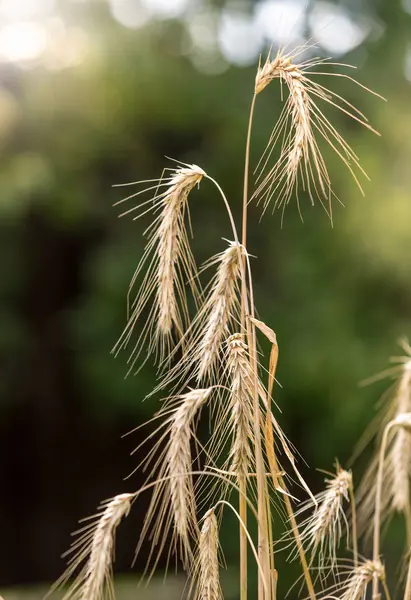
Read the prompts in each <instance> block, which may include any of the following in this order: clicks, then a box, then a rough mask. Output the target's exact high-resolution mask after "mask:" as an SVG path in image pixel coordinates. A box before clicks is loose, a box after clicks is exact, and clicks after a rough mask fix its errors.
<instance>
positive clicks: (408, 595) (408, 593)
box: [404, 556, 411, 600]
mask: <svg viewBox="0 0 411 600" xmlns="http://www.w3.org/2000/svg"><path fill="white" fill-rule="evenodd" d="M404 600H411V556H410V560H409V563H408V572H407V583H406V585H405V593H404Z"/></svg>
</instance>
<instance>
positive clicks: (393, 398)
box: [357, 342, 411, 535]
mask: <svg viewBox="0 0 411 600" xmlns="http://www.w3.org/2000/svg"><path fill="white" fill-rule="evenodd" d="M401 345H402V347H403V349H404V350H405V351H406V355H405V356H402V357H394V358H393V360H395V361H396V362H398V363H399V365H398V366H395V367H393V368H391V369H388V370H387V371H385V372H383V373H382V374H381V375H379V376H377V378H382V377H383V376H386V375H388V376H394V377H397V381H396V382H395V383H394V385H393V386H391V388H390V389H389V390H388V391H387V393H386V394H385V396H386V398H387V401H386V404H387V406H386V407H384V410H383V412H382V414H380V415H379V416H378V434H377V441H378V443H379V441H380V439H381V435H382V432H383V430H384V428H385V427H386V426H387V424H388V423H389V422H390V421H392V420H394V419H396V418H398V417H399V416H400V415H403V414H406V413H410V412H411V349H410V348H409V346H408V344H407V343H406V342H401ZM374 379H376V378H374ZM377 469H378V454H375V456H374V458H373V459H372V461H371V463H370V465H369V467H368V469H367V471H366V473H365V475H364V477H363V480H362V481H361V483H360V486H359V488H358V493H357V502H358V516H359V526H360V531H362V532H366V533H367V534H368V535H369V534H370V533H371V531H372V526H371V525H370V522H371V523H372V515H373V512H374V502H375V479H376V473H377ZM383 472H384V485H383V488H382V494H381V523H383V522H385V521H387V519H388V518H389V517H390V516H391V515H392V514H393V512H395V511H397V512H401V513H403V514H404V515H405V516H406V518H407V519H408V520H409V519H410V510H411V500H410V491H411V490H410V482H411V432H410V431H409V430H408V429H407V428H405V427H393V428H392V429H391V431H390V433H389V437H388V442H387V451H386V453H385V457H384V465H383ZM407 527H408V528H409V527H411V523H408V525H407Z"/></svg>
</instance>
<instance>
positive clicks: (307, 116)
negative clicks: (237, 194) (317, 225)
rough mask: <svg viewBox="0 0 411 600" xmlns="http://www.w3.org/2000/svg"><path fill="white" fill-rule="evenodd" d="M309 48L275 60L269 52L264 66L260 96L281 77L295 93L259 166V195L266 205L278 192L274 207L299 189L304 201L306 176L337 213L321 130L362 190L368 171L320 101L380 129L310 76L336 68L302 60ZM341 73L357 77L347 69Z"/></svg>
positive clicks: (312, 191) (307, 185)
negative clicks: (277, 151)
mask: <svg viewBox="0 0 411 600" xmlns="http://www.w3.org/2000/svg"><path fill="white" fill-rule="evenodd" d="M306 49H308V46H302V47H300V48H297V49H296V50H295V51H293V52H289V53H287V54H286V53H284V51H283V50H279V51H278V53H277V55H276V56H275V58H274V59H273V60H271V59H270V57H269V56H268V57H267V60H266V61H265V63H264V64H263V65H262V66H261V65H260V66H259V68H258V71H257V75H256V82H255V95H258V94H260V93H261V92H262V91H263V90H264V89H265V88H266V87H267V85H268V84H269V83H270V82H271V81H273V80H274V79H279V80H280V81H281V82H284V83H285V84H286V86H287V88H288V90H289V97H288V99H287V101H286V104H285V106H284V108H283V111H282V113H281V116H280V118H279V120H278V122H277V124H276V126H275V127H274V130H273V132H272V134H271V137H270V140H269V143H268V145H267V148H266V151H265V152H264V154H263V157H262V159H261V161H260V164H259V166H261V165H262V168H261V170H260V175H259V177H258V179H261V181H260V184H259V185H258V187H257V189H256V191H255V193H254V195H253V197H256V198H259V199H262V200H263V204H264V210H265V209H266V208H267V206H268V204H269V202H270V201H271V199H272V198H273V196H274V195H277V198H276V200H275V203H274V208H277V207H282V208H283V209H284V208H285V206H286V205H287V204H288V202H289V201H290V199H291V196H292V194H293V193H294V191H295V192H296V196H297V202H298V206H299V183H298V180H299V178H300V179H301V187H302V188H303V189H304V190H306V191H307V193H308V194H309V196H310V199H311V203H312V204H314V198H315V197H317V198H318V199H319V201H320V202H321V204H322V205H323V206H324V208H325V210H326V211H327V213H328V215H329V216H330V218H331V216H332V213H331V198H332V196H333V195H334V194H333V192H332V189H331V181H330V177H329V174H328V170H327V167H326V164H325V161H324V158H323V156H322V153H321V150H320V148H319V145H318V142H317V139H316V135H315V134H318V135H319V137H320V138H323V139H324V140H325V142H326V143H327V144H328V145H329V146H330V147H331V148H332V149H333V150H334V151H335V152H336V153H337V155H338V156H339V157H340V159H341V160H342V162H343V163H344V164H345V166H346V167H347V168H348V170H349V171H350V173H351V175H352V176H353V178H354V180H355V182H356V184H357V185H358V187H359V189H360V191H361V192H362V193H363V190H362V187H361V184H360V182H359V180H358V177H357V174H356V170H357V171H359V172H360V173H362V174H363V175H365V176H366V174H365V172H364V170H363V169H362V167H361V166H360V163H359V160H358V157H357V156H356V154H355V153H354V151H353V150H352V149H351V148H350V146H349V145H348V144H347V142H346V141H345V140H344V138H343V137H342V136H341V135H340V134H339V133H338V131H337V130H336V129H335V127H333V125H331V123H330V122H329V121H328V119H327V118H326V117H325V115H324V114H323V113H322V111H321V110H320V108H319V106H318V105H317V102H316V100H317V99H319V100H321V101H323V102H326V103H328V104H331V105H332V106H334V107H336V108H337V109H339V110H340V111H342V112H344V113H345V114H346V115H348V116H349V117H351V118H352V119H354V120H356V121H358V122H359V123H360V124H361V125H363V126H365V127H367V128H368V129H370V130H371V131H373V132H374V133H377V132H375V130H374V129H372V127H371V126H370V125H369V124H368V122H367V119H366V117H364V115H362V113H361V112H360V111H358V110H357V109H356V108H355V107H353V106H352V105H351V104H350V103H349V102H347V101H346V100H344V99H343V98H342V97H340V96H338V95H336V94H332V93H331V92H329V90H327V88H325V87H324V86H322V85H320V84H319V83H317V82H314V81H312V80H311V79H310V75H314V74H315V75H318V74H321V75H333V73H327V72H321V73H318V72H315V71H312V69H314V68H315V67H318V66H321V65H323V64H325V63H326V62H327V61H326V60H324V59H318V58H313V59H308V60H306V61H298V56H299V55H300V54H302V53H303V52H304V50H306ZM339 75H340V76H341V77H346V78H348V79H351V80H352V81H355V80H353V79H352V78H351V77H349V76H347V75H345V74H339ZM355 83H357V82H355ZM358 85H360V84H358ZM361 87H363V86H361ZM365 89H366V88H365ZM368 91H369V90H368ZM280 139H282V143H281V151H280V157H279V159H278V160H277V161H276V163H275V164H274V166H273V167H272V168H271V169H269V170H268V173H267V174H266V175H265V176H264V177H263V173H264V172H265V169H266V166H267V165H268V162H269V159H270V157H271V154H272V152H273V149H274V147H275V146H276V145H277V142H278V141H279V140H280ZM300 214H301V212H300Z"/></svg>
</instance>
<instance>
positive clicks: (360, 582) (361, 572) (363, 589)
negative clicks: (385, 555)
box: [341, 560, 385, 600]
mask: <svg viewBox="0 0 411 600" xmlns="http://www.w3.org/2000/svg"><path fill="white" fill-rule="evenodd" d="M374 577H376V578H377V579H378V580H379V581H385V570H384V566H383V564H382V563H381V562H380V561H379V560H366V561H364V562H363V563H362V564H360V565H358V566H357V567H355V568H354V569H353V570H352V572H351V574H350V576H349V578H348V579H347V581H346V582H345V583H344V586H343V594H342V596H341V600H365V597H366V593H367V587H368V585H369V584H370V583H371V581H372V580H373V578H374Z"/></svg>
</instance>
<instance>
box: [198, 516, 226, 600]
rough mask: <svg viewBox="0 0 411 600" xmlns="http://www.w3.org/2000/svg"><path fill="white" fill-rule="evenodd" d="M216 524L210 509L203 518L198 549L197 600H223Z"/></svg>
mask: <svg viewBox="0 0 411 600" xmlns="http://www.w3.org/2000/svg"><path fill="white" fill-rule="evenodd" d="M218 548H219V541H218V523H217V518H216V516H215V514H214V510H213V509H211V510H209V511H207V513H206V514H205V515H204V517H203V525H202V527H201V532H200V541H199V548H198V567H197V568H198V588H197V590H196V598H198V600H223V593H222V590H221V585H220V573H219V570H220V569H219V564H218Z"/></svg>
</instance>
